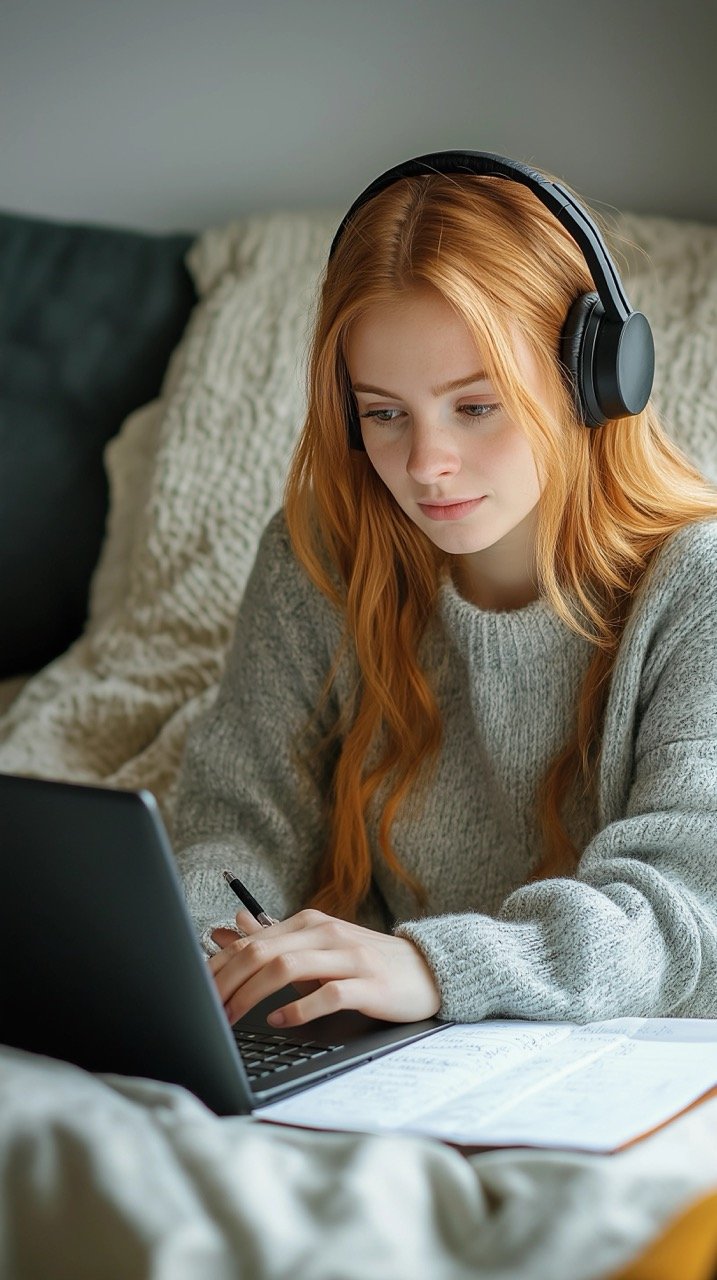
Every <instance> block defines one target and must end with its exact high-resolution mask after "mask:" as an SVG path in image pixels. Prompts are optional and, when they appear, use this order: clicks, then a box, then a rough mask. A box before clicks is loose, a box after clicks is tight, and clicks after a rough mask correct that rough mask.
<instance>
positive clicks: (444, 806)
mask: <svg viewBox="0 0 717 1280" xmlns="http://www.w3.org/2000/svg"><path fill="white" fill-rule="evenodd" d="M339 635H340V621H339V618H338V616H337V614H336V611H335V609H334V608H333V606H331V605H330V604H329V603H328V602H327V601H326V599H325V598H324V597H323V596H322V595H321V594H320V593H319V592H318V591H317V590H316V588H315V587H314V586H313V584H312V583H311V582H310V581H309V579H308V578H307V576H306V574H305V573H304V572H303V570H302V569H301V568H300V566H299V565H298V563H297V562H296V560H295V557H294V555H293V552H292V549H291V545H290V542H289V538H288V534H287V531H286V525H285V521H284V516H283V512H278V513H277V515H275V516H274V517H273V518H272V520H271V521H270V522H269V524H268V526H267V528H266V530H265V531H264V534H263V536H262V540H261V543H260V546H259V549H258V553H257V557H256V561H255V564H254V568H253V570H252V573H251V576H250V579H249V582H248V584H247V588H246V592H245V595H244V598H243V601H242V604H241V607H240V610H239V615H238V620H237V626H236V632H235V637H234V642H233V645H232V647H231V650H230V654H229V657H228V663H227V667H226V671H225V675H224V679H223V681H222V684H221V687H220V690H219V694H218V697H217V700H216V703H215V705H214V707H213V708H212V709H211V710H210V711H209V712H208V713H206V714H205V716H204V717H203V718H202V719H201V720H199V721H198V722H197V723H196V724H195V726H194V727H193V730H192V731H191V733H190V737H189V741H188V743H187V749H186V752H185V757H184V761H183V766H182V771H181V776H180V786H179V795H178V804H177V813H176V826H175V846H176V848H177V858H178V863H179V867H180V872H181V874H182V877H183V882H184V885H185V892H186V894H187V899H188V903H189V907H190V910H191V912H192V914H193V917H194V919H195V921H196V924H197V926H198V928H199V929H205V928H206V927H207V926H208V925H209V924H213V923H219V922H223V921H226V920H229V919H232V918H233V913H234V911H235V909H236V907H237V906H238V904H237V903H236V900H235V899H234V898H233V896H232V895H231V893H230V891H229V890H228V889H227V887H226V885H225V884H224V882H223V881H222V879H221V876H220V872H221V869H222V867H224V866H227V867H229V868H231V869H233V870H235V871H236V873H237V874H238V875H239V876H241V878H242V879H243V880H245V881H246V883H247V885H248V886H249V888H250V889H251V890H252V892H253V893H254V894H255V896H256V897H257V898H258V899H259V901H260V902H261V904H262V906H264V908H265V909H266V910H267V911H268V912H269V913H270V914H272V915H273V916H275V917H277V918H280V917H285V916H287V915H289V914H291V913H293V912H295V911H297V910H298V909H300V907H301V906H302V905H304V904H305V902H306V900H307V898H308V894H309V889H310V885H311V881H312V873H313V872H314V868H315V866H316V863H317V860H318V859H319V858H320V856H321V853H322V849H323V848H324V846H325V839H326V835H325V811H324V807H323V805H322V794H325V792H326V788H327V787H328V782H329V776H330V775H329V765H328V764H327V765H326V770H325V772H324V776H321V773H320V771H316V772H315V775H314V776H308V775H307V773H306V771H305V770H301V769H297V768H296V764H295V757H294V756H293V754H292V750H293V747H292V739H293V735H294V733H295V731H296V730H297V728H299V727H300V726H301V725H303V724H304V722H305V721H306V719H307V717H308V716H309V714H310V712H311V711H312V710H313V708H314V706H315V704H316V702H317V699H318V694H319V690H320V688H321V686H322V683H323V679H324V676H325V674H326V672H327V670H328V667H329V664H330V662H331V658H332V656H333V653H334V650H335V647H336V643H337V641H338V637H339ZM591 653H592V649H591V646H590V645H589V643H588V642H587V641H585V640H583V639H581V638H580V637H579V636H576V635H575V634H574V633H573V632H572V631H571V630H570V629H569V628H568V627H566V626H565V624H564V623H563V622H562V621H561V620H560V619H559V618H558V617H557V615H556V614H555V613H554V611H553V610H552V608H551V607H550V606H549V605H548V603H547V602H546V600H545V599H544V598H541V599H539V600H537V601H535V602H534V603H532V604H530V605H528V606H526V607H525V608H522V609H516V610H513V611H505V612H494V611H489V610H484V609H480V608H478V607H477V606H476V605H474V604H472V603H470V602H468V601H467V600H465V599H464V598H463V597H462V596H461V595H460V594H459V593H458V591H457V589H456V587H455V585H454V584H453V582H452V580H451V579H450V578H448V577H446V579H445V580H444V581H443V583H442V585H441V588H440V593H439V600H438V606H437V609H436V612H435V614H434V617H433V618H432V620H431V623H430V624H429V627H428V629H427V631H426V633H425V635H424V637H423V639H422V641H421V650H420V657H421V661H422V665H423V666H424V668H425V669H426V670H427V671H428V672H429V673H430V678H431V682H432V685H433V688H434V690H435V692H436V696H437V698H438V702H439V706H440V709H441V713H442V716H443V721H444V740H443V746H442V749H441V755H440V758H439V761H438V765H437V768H436V770H435V772H434V774H433V777H432V780H431V783H430V786H429V787H428V789H427V790H426V791H425V793H424V794H423V796H422V797H419V798H416V799H415V800H414V801H412V802H411V803H409V804H408V805H406V806H405V808H404V809H403V810H402V811H401V813H400V815H399V817H398V819H397V820H396V822H395V823H394V826H393V828H392V838H393V843H394V847H395V849H396V853H397V855H398V857H399V858H400V860H401V861H402V863H403V864H404V866H406V867H407V868H409V869H410V870H411V871H412V872H413V873H414V874H415V875H416V876H417V877H418V878H419V879H420V880H421V881H422V883H423V884H424V886H425V887H426V889H427V891H428V902H429V905H428V909H427V910H426V911H425V912H423V914H417V912H416V905H415V899H414V898H413V897H411V896H410V894H409V892H408V890H407V889H406V888H405V887H404V886H403V885H402V884H401V883H400V882H399V881H398V880H397V879H396V878H395V877H394V876H393V875H392V874H390V873H389V871H388V870H387V868H386V866H385V864H384V862H383V859H382V857H381V855H380V852H379V846H378V838H377V818H378V811H379V804H380V796H379V797H377V798H376V801H375V803H374V805H373V806H372V808H371V810H370V812H369V815H368V831H369V839H370V842H371V847H372V850H373V855H374V861H373V883H372V891H371V895H370V897H369V899H368V900H367V902H366V904H365V906H364V909H363V911H362V914H361V916H360V917H359V919H360V922H361V923H364V924H366V925H368V926H370V927H372V928H378V929H384V930H393V931H394V932H395V933H396V934H398V935H400V936H402V937H406V938H410V939H411V940H412V941H413V942H414V943H415V944H416V945H417V946H418V947H419V948H420V949H421V951H422V952H423V954H424V956H425V957H426V959H427V961H428V963H429V965H430V966H431V969H432V970H433V973H434V975H435V977H436V981H437V983H438V987H439V990H440V993H441V1001H442V1003H441V1008H440V1014H439V1016H441V1017H444V1018H450V1019H456V1020H458V1021H465V1022H468V1021H474V1020H477V1019H480V1018H486V1017H496V1016H506V1017H517V1018H541V1019H542V1018H546V1019H553V1018H555V1019H574V1020H578V1021H583V1020H589V1019H595V1018H609V1017H618V1016H622V1015H640V1016H659V1015H665V1014H674V1015H685V1016H687V1015H690V1016H710V1017H714V1016H717V521H715V520H705V521H701V522H700V523H698V524H695V525H691V526H687V527H685V528H683V529H681V530H680V531H679V532H678V533H676V534H674V535H673V536H672V537H671V538H670V539H669V540H668V542H667V544H666V545H665V547H664V548H663V550H662V552H661V554H660V556H659V557H658V558H657V559H656V560H655V561H654V562H653V564H652V566H651V568H650V570H649V572H648V573H647V574H646V576H645V578H644V579H643V582H642V583H641V585H640V589H639V591H638V593H637V596H636V597H635V601H634V605H633V609H632V613H631V616H630V619H629V621H628V625H627V627H626V630H625V632H624V636H623V640H622V643H621V647H620V651H619V654H618V658H617V662H616V665H615V668H614V672H613V676H612V682H611V687H610V694H609V700H608V703H607V710H606V716H605V722H604V744H603V751H602V760H601V767H600V774H599V787H598V792H597V799H596V801H595V803H592V802H590V803H588V802H586V801H584V800H579V799H577V798H576V797H575V796H573V797H568V803H567V806H566V809H565V810H564V816H565V818H566V821H567V825H568V829H569V831H570V834H571V836H572V837H573V839H574V840H575V842H576V847H577V848H578V849H580V850H581V851H582V856H581V859H580V863H579V866H578V868H577V870H576V872H575V874H574V876H570V877H561V878H554V879H548V880H544V881H538V882H535V883H532V884H526V880H527V878H528V876H529V874H530V872H531V870H532V869H533V868H534V867H535V866H536V865H537V863H538V862H539V860H540V852H541V850H540V846H539V834H538V828H537V824H536V820H535V815H534V812H533V809H534V797H535V788H536V784H537V783H538V781H539V779H540V778H541V777H542V776H543V774H544V772H545V769H546V767H547V764H548V762H549V760H550V759H551V757H552V756H553V755H554V753H555V752H556V751H557V749H558V748H559V747H560V746H561V745H562V744H563V743H564V741H565V740H566V738H567V735H568V733H569V731H570V729H571V726H572V723H573V709H574V705H575V699H576V695H577V692H578V690H579V687H580V684H581V680H582V677H583V676H584V674H585V671H586V668H587V664H588V662H589V659H590V656H591ZM353 662H355V660H354V659H352V658H349V659H348V660H347V662H346V663H345V664H344V667H343V668H342V672H341V675H340V678H339V681H338V684H337V686H336V689H335V695H334V697H333V700H332V701H331V702H330V703H329V705H328V707H327V710H326V715H325V717H324V720H325V723H326V724H327V725H328V724H329V723H330V722H331V721H332V719H333V717H334V716H335V715H336V713H337V710H338V709H339V707H340V706H341V704H342V702H344V701H345V700H346V699H347V698H350V697H351V690H352V680H353V677H354V675H355V667H354V666H352V663H353Z"/></svg>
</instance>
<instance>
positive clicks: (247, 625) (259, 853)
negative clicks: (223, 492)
mask: <svg viewBox="0 0 717 1280" xmlns="http://www.w3.org/2000/svg"><path fill="white" fill-rule="evenodd" d="M338 638H339V631H338V629H337V628H336V626H335V624H333V623H332V616H331V606H330V605H329V602H328V601H326V600H325V598H324V597H323V596H322V595H321V594H320V593H319V592H318V590H317V589H316V588H315V587H314V585H313V584H312V583H311V582H310V580H309V579H308V577H307V576H306V574H305V573H304V572H303V570H302V569H301V567H300V566H299V565H298V563H297V561H296V559H295V557H294V555H293V551H292V548H291V544H290V541H289V537H288V533H287V531H286V526H285V522H284V519H283V513H282V512H279V513H278V514H277V515H276V516H274V517H273V519H272V520H271V521H270V522H269V524H268V525H267V527H266V529H265V531H264V533H263V535H262V538H261V541H260V543H259V547H258V551H257V555H256V559H255V562H254V566H253V568H252V571H251V574H250V576H249V579H248V582H247V586H246V590H245V592H244V595H243V598H242V602H241V605H240V608H239V611H238V615H237V621H236V626H235V632H234V637H233V641H232V644H231V647H230V651H229V654H228V659H227V663H226V667H225V671H224V675H223V678H222V681H221V684H220V687H219V691H218V694H217V698H216V700H215V703H214V705H213V706H212V707H211V708H210V709H209V711H208V712H206V713H205V714H204V715H203V716H201V717H200V718H199V719H198V720H197V721H196V722H195V723H194V725H193V726H192V729H191V730H190V733H189V736H188V739H187V745H186V748H185V752H184V757H183V761H182V766H181V769H180V776H179V784H178V793H177V806H176V813H175V821H174V846H175V855H176V860H177V864H178V867H179V871H180V875H181V877H182V881H183V885H184V890H185V895H186V898H187V903H188V906H189V910H190V913H191V915H192V917H193V919H194V922H195V925H196V926H197V928H198V930H199V931H200V932H204V931H206V930H207V929H208V928H209V927H210V926H212V927H214V926H216V925H217V924H226V923H233V920H234V915H235V912H236V911H237V909H238V908H239V907H240V904H239V902H238V901H236V899H235V898H234V896H233V894H232V893H231V891H230V889H229V888H228V887H227V885H226V884H225V882H224V881H223V879H222V876H221V871H222V868H224V867H228V868H229V869H230V870H232V871H234V872H235V873H236V874H237V875H238V876H239V877H240V878H241V879H242V880H243V881H245V883H246V885H247V887H248V888H249V889H250V890H251V892H252V893H253V894H254V896H255V897H256V898H257V899H258V901H259V902H260V903H261V905H262V906H263V907H264V909H265V910H266V911H267V912H268V913H269V914H270V915H272V916H274V917H276V918H278V919H281V918H283V917H285V916H287V915H290V914H292V913H293V912H295V911H296V910H298V909H299V908H300V907H301V906H302V905H303V904H304V902H305V901H306V899H307V897H308V895H309V892H310V888H311V883H312V879H313V875H314V872H315V869H316V866H317V863H318V860H319V858H320V857H321V855H322V853H323V850H324V847H325V843H326V834H327V833H326V829H325V809H324V804H323V801H322V795H323V794H324V792H325V789H326V785H327V780H326V778H323V777H322V776H321V769H320V768H319V767H318V766H317V768H316V769H315V770H311V771H310V770H309V769H308V768H302V767H300V766H299V764H298V762H297V754H296V750H297V746H298V748H299V750H301V748H302V746H304V745H305V739H304V738H303V737H302V736H301V735H302V732H303V727H304V726H305V725H306V723H307V722H308V720H309V718H310V716H311V714H312V712H314V710H315V708H316V704H317V703H318V700H319V694H320V691H321V688H322V686H323V682H324V679H325V676H326V673H327V671H328V670H329V668H330V665H331V660H332V658H333V648H334V645H333V642H334V641H337V640H338ZM330 707H331V704H329V707H328V708H327V714H330ZM319 723H320V726H321V727H325V726H323V725H321V722H319ZM297 735H298V736H297Z"/></svg>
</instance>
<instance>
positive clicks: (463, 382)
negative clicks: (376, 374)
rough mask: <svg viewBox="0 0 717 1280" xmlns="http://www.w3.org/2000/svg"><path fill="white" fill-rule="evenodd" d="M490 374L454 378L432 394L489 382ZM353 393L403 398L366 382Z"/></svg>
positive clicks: (432, 390)
mask: <svg viewBox="0 0 717 1280" xmlns="http://www.w3.org/2000/svg"><path fill="white" fill-rule="evenodd" d="M487 379H488V374H487V373H484V372H483V370H482V369H479V370H478V372H477V373H471V374H470V375H469V377H467V378H454V380H453V382H444V383H443V384H442V385H441V386H440V387H431V394H432V395H434V396H444V395H445V394H446V392H447V391H457V390H458V388H459V387H467V386H470V384H471V383H472V382H482V381H484V380H486V381H487ZM351 390H352V391H366V392H372V393H373V394H374V395H378V396H388V397H389V399H390V400H400V399H401V397H400V396H397V395H394V393H393V391H386V390H384V388H383V387H369V386H367V385H366V383H365V382H355V383H354V384H353V386H352V388H351Z"/></svg>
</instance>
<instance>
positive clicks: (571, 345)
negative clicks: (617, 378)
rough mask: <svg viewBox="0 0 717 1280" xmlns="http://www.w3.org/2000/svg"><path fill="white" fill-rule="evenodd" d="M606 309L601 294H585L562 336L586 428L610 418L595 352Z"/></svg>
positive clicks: (577, 301) (562, 355) (563, 361)
mask: <svg viewBox="0 0 717 1280" xmlns="http://www.w3.org/2000/svg"><path fill="white" fill-rule="evenodd" d="M604 315H605V309H604V307H603V305H602V302H601V301H600V298H599V296H598V294H597V293H581V294H580V296H579V297H578V298H576V299H575V302H574V303H573V305H572V306H571V308H570V310H569V311H568V314H567V316H566V319H565V324H564V325H563V331H562V333H561V335H560V362H561V364H562V365H563V367H564V369H565V372H566V374H567V378H568V381H569V383H570V388H571V390H572V392H573V397H574V400H575V410H576V413H577V414H578V417H579V418H580V421H581V422H582V423H584V425H585V426H586V427H601V426H602V424H603V423H604V422H606V421H607V419H606V417H605V414H604V413H603V412H602V409H601V408H600V404H599V401H598V398H597V392H596V388H595V384H594V380H593V354H594V351H595V346H596V342H597V335H598V330H599V328H600V322H601V321H602V320H603V318H604Z"/></svg>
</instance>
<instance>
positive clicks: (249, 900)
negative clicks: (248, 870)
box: [222, 871, 275, 929]
mask: <svg viewBox="0 0 717 1280" xmlns="http://www.w3.org/2000/svg"><path fill="white" fill-rule="evenodd" d="M222 875H223V876H224V879H225V880H226V882H227V884H228V885H229V888H230V889H231V890H232V892H233V893H235V894H236V896H237V898H239V900H240V901H241V902H243V903H244V906H245V907H248V908H249V910H250V911H251V914H252V915H253V917H254V919H255V920H258V921H259V924H260V925H261V926H262V927H263V928H264V929H268V928H269V925H272V924H274V923H275V922H274V921H273V920H272V918H271V916H268V915H267V914H266V911H265V910H264V908H263V907H260V906H259V903H258V902H257V900H256V898H255V897H254V896H253V895H252V894H251V893H250V892H249V890H248V889H247V887H246V885H243V884H242V882H241V880H240V879H239V878H238V877H237V876H233V875H232V873H231V871H222Z"/></svg>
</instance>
